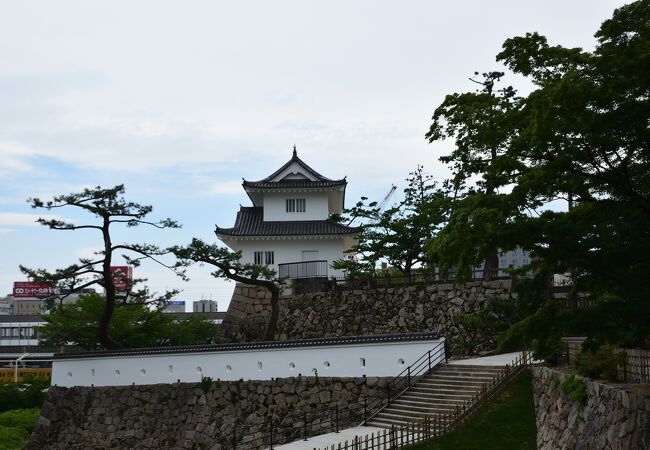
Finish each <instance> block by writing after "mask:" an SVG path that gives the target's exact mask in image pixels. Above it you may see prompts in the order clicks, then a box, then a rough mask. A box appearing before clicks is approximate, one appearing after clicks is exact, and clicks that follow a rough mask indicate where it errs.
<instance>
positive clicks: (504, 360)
mask: <svg viewBox="0 0 650 450" xmlns="http://www.w3.org/2000/svg"><path fill="white" fill-rule="evenodd" d="M521 355H522V353H521V352H514V353H503V354H502V355H494V356H483V357H482V358H472V359H457V360H449V361H447V363H448V364H454V365H459V366H463V365H464V366H474V365H476V366H505V365H506V364H512V361H514V360H515V358H517V357H519V356H521Z"/></svg>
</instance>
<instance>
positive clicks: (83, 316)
mask: <svg viewBox="0 0 650 450" xmlns="http://www.w3.org/2000/svg"><path fill="white" fill-rule="evenodd" d="M103 311H104V298H103V297H102V296H100V295H99V294H82V295H81V296H80V297H79V300H78V301H77V302H75V303H71V304H64V305H62V306H61V307H60V308H57V309H56V310H54V311H53V312H52V313H51V314H47V315H44V316H43V319H44V320H45V322H46V324H45V325H44V326H42V327H40V331H41V333H42V337H43V341H44V343H46V344H49V345H53V346H61V345H67V344H74V345H77V346H80V347H83V348H85V349H96V348H98V347H100V346H101V344H100V342H99V333H98V328H99V322H100V320H101V316H102V313H103ZM108 332H109V335H110V336H111V337H112V338H113V339H115V340H116V341H118V342H120V344H121V345H122V346H124V347H126V348H138V347H151V346H153V345H155V344H156V341H158V340H159V339H169V341H170V343H171V344H172V345H191V344H205V343H206V342H210V341H211V339H212V338H213V337H214V336H215V334H216V332H217V325H215V324H214V323H212V322H211V321H210V320H208V319H206V318H201V317H191V318H189V319H176V318H174V316H173V315H170V314H166V313H164V312H163V309H162V308H160V307H157V308H153V309H152V308H150V307H149V306H148V305H146V304H143V303H127V304H125V305H123V306H121V307H119V308H117V309H116V310H115V312H114V314H113V320H111V323H110V325H109V330H108Z"/></svg>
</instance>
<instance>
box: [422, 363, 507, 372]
mask: <svg viewBox="0 0 650 450" xmlns="http://www.w3.org/2000/svg"><path fill="white" fill-rule="evenodd" d="M505 368H506V366H482V365H478V364H439V365H437V366H436V367H435V369H434V370H435V371H438V370H455V369H458V370H466V369H469V370H490V371H499V370H503V369H505Z"/></svg>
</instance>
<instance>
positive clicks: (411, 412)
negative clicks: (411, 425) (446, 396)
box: [377, 405, 455, 419]
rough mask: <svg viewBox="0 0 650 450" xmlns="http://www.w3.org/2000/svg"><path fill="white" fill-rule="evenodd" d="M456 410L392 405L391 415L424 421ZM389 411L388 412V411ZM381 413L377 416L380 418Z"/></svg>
mask: <svg viewBox="0 0 650 450" xmlns="http://www.w3.org/2000/svg"><path fill="white" fill-rule="evenodd" d="M454 409H455V408H439V407H435V408H420V407H412V406H408V405H392V406H391V407H390V413H391V414H397V415H400V416H405V417H414V418H416V419H417V418H420V419H422V418H423V417H424V416H429V417H431V416H435V415H437V414H445V413H448V412H450V411H453V410H454ZM386 411H388V410H386ZM380 415H381V413H379V414H377V416H380Z"/></svg>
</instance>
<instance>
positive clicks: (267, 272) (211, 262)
mask: <svg viewBox="0 0 650 450" xmlns="http://www.w3.org/2000/svg"><path fill="white" fill-rule="evenodd" d="M169 251H171V252H173V253H174V254H175V255H176V257H177V258H178V259H179V260H180V264H181V265H183V266H189V265H191V264H194V263H198V264H200V265H204V264H205V265H208V266H211V267H212V268H214V271H213V272H212V276H213V277H215V278H221V279H229V280H233V281H237V282H239V283H244V284H250V285H253V286H261V287H264V288H266V289H268V290H269V292H271V317H270V318H269V322H268V325H267V328H266V332H265V335H264V339H265V340H267V341H272V340H273V339H274V337H275V330H276V328H277V323H278V317H279V315H280V304H279V298H280V288H279V286H280V280H278V279H277V278H276V276H275V275H276V274H275V271H273V270H271V269H269V268H268V267H267V266H264V265H259V264H245V263H242V262H241V252H233V251H231V250H229V249H227V248H226V247H222V246H220V245H217V244H208V243H206V242H204V241H202V240H200V239H196V238H194V239H192V242H191V243H190V244H189V245H187V246H174V247H171V248H170V249H169Z"/></svg>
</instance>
